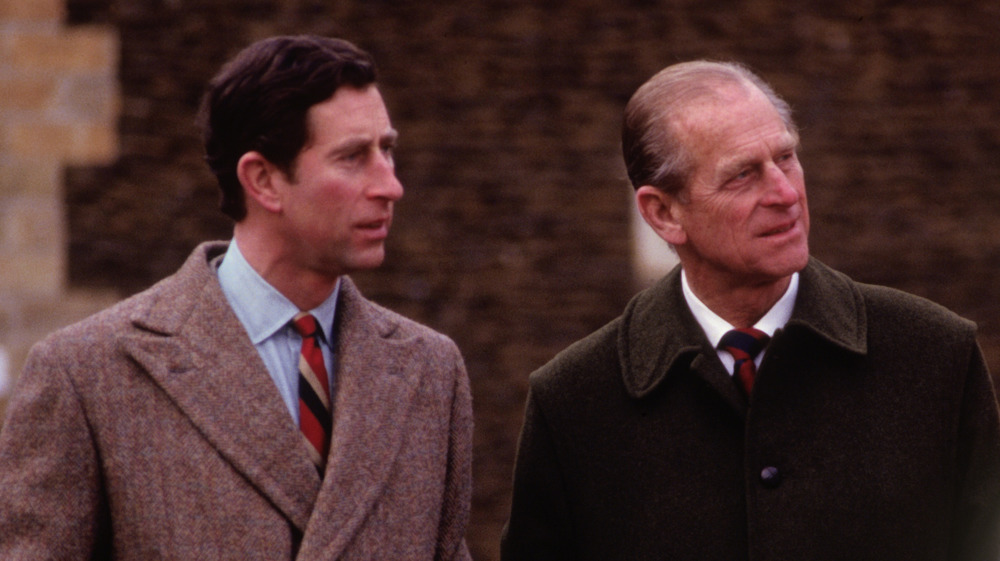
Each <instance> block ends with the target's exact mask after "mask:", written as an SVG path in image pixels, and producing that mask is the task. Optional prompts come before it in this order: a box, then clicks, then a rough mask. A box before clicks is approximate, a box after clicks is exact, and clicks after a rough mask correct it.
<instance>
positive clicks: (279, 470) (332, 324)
mask: <svg viewBox="0 0 1000 561" xmlns="http://www.w3.org/2000/svg"><path fill="white" fill-rule="evenodd" d="M203 108H204V111H203V121H204V128H205V137H206V147H207V154H208V161H209V163H210V165H211V166H212V168H213V170H214V171H215V173H216V175H217V177H218V179H219V182H220V185H221V187H222V191H223V199H222V200H223V203H222V207H223V209H224V210H225V212H227V213H228V214H229V215H230V216H231V217H232V218H234V220H235V221H236V226H235V230H234V236H233V241H232V242H231V243H229V244H226V243H206V244H203V245H201V246H200V247H198V248H197V249H196V250H195V251H194V253H193V254H192V255H191V256H190V257H189V258H188V260H187V262H186V263H185V264H184V265H183V267H182V268H181V269H180V270H179V271H178V272H177V273H176V274H174V275H172V276H171V277H169V278H167V279H165V280H163V281H161V282H160V283H158V284H157V285H155V286H153V287H152V288H150V289H149V290H147V291H145V292H143V293H141V294H139V295H137V296H134V297H132V298H130V299H128V300H126V301H124V302H122V303H120V304H119V305H117V306H115V307H113V308H111V309H109V310H106V311H105V312H102V313H100V314H98V315H96V316H94V317H92V318H89V319H87V320H85V321H83V322H82V323H79V324H77V325H74V326H71V327H69V328H67V329H65V330H62V331H60V332H57V333H56V334H54V335H51V336H50V337H48V338H47V339H46V340H44V341H43V342H42V343H40V344H39V345H37V346H36V347H35V348H34V349H33V351H32V353H31V355H30V357H29V359H28V363H27V365H26V367H25V370H24V373H23V375H22V377H21V379H20V381H19V384H18V387H17V389H16V392H15V394H14V397H13V399H12V400H11V403H10V405H9V412H8V417H7V419H6V422H5V424H4V426H3V429H2V432H0V559H18V560H33V559H38V560H42V559H46V560H49V559H65V560H71V559H80V560H83V559H120V560H136V561H148V560H152V559H192V560H194V559H198V560H201V559H211V560H219V559H233V560H253V559H260V560H267V561H275V560H280V559H298V560H303V561H305V560H334V559H341V560H362V559H366V560H367V559H407V560H410V559H412V560H428V561H430V560H432V559H440V560H461V559H468V558H469V554H468V550H467V548H466V545H465V541H464V532H465V527H466V524H467V520H468V514H469V501H470V494H471V475H470V473H471V471H470V463H471V458H470V456H471V438H472V415H471V402H470V394H469V386H468V379H467V376H466V373H465V368H464V365H463V361H462V358H461V356H460V354H459V351H458V349H457V348H456V346H455V345H454V343H452V342H451V341H450V340H449V339H448V338H446V337H445V336H443V335H440V334H438V333H435V332H434V331H432V330H430V329H428V328H426V327H423V326H421V325H418V324H417V323H415V322H413V321H410V320H407V319H405V318H403V317H401V316H399V315H397V314H395V313H393V312H391V311H389V310H386V309H384V308H381V307H379V306H377V305H375V304H374V303H372V302H370V301H368V300H366V299H365V298H364V297H363V296H362V295H361V294H360V293H359V291H358V289H357V288H356V287H355V285H354V284H353V283H352V282H351V280H350V278H348V277H347V276H345V275H346V274H347V273H349V272H351V271H357V270H363V269H369V268H372V267H376V266H378V265H379V264H380V263H381V262H382V259H383V252H384V241H385V238H386V235H387V234H388V230H389V226H390V222H391V220H392V211H393V204H394V203H395V201H397V200H398V199H399V198H400V197H401V196H402V194H403V190H402V186H401V185H400V183H399V181H398V180H397V178H396V176H395V172H394V169H393V161H392V148H393V145H394V142H395V137H396V133H395V131H394V130H393V129H392V127H391V125H390V121H389V117H388V115H387V113H386V108H385V105H384V103H383V102H382V98H381V96H380V94H379V90H378V88H377V87H376V85H375V67H374V65H373V63H372V61H371V58H370V57H369V55H368V54H367V53H364V52H363V51H360V50H359V49H357V48H356V47H355V46H353V45H351V44H350V43H347V42H344V41H339V40H334V39H326V38H318V37H278V38H272V39H268V40H264V41H261V42H258V43H256V44H254V45H252V46H250V47H249V48H247V49H246V50H244V51H243V52H242V53H240V54H239V55H238V56H237V57H236V58H235V59H234V61H233V62H232V63H230V64H229V65H228V66H227V67H225V68H224V69H223V71H222V72H221V73H220V74H219V75H218V76H217V77H216V78H215V80H214V81H213V83H212V85H211V87H210V89H209V92H208V94H207V95H206V98H205V103H204V106H203ZM300 311H308V312H311V313H312V315H313V317H314V318H315V319H316V321H318V325H319V330H318V332H317V333H315V334H314V333H306V334H305V335H304V336H305V337H306V338H307V339H309V340H312V341H314V343H313V344H314V345H318V350H317V347H316V346H312V347H309V348H308V349H306V347H305V346H304V345H303V336H300V335H298V332H296V331H295V330H294V329H293V328H292V326H291V322H292V320H293V318H296V317H297V316H298V314H299V312H300ZM300 351H301V352H302V353H303V356H304V357H306V356H307V355H308V357H309V358H311V359H313V360H314V362H312V363H310V368H313V369H314V370H315V372H314V374H315V373H316V372H322V371H323V370H326V371H327V372H326V374H325V376H323V380H325V381H326V382H327V385H328V387H329V388H330V389H329V390H327V391H328V392H329V395H327V396H326V398H327V399H326V401H328V403H329V409H327V411H328V414H327V416H326V417H325V422H324V417H323V416H322V415H319V417H318V419H317V420H318V422H319V423H320V424H326V425H330V426H328V427H327V429H326V430H327V432H326V433H325V434H326V440H320V441H319V448H316V447H314V446H313V445H312V444H313V442H314V441H312V440H309V441H307V439H306V438H304V433H303V432H300V427H299V426H298V423H299V421H300V420H301V419H303V418H304V417H306V415H307V412H306V411H305V408H304V407H303V408H301V410H300V402H299V399H300V397H301V396H300V395H299V393H298V392H299V391H302V390H303V389H304V388H303V386H304V385H305V382H303V383H299V378H298V375H299V374H298V370H299V358H298V357H299V353H300ZM317 352H318V353H319V354H317ZM307 362H308V361H307ZM317 376H318V375H317ZM315 379H317V380H318V379H319V378H318V377H316V378H315ZM301 399H303V400H304V399H306V398H305V397H301ZM327 447H328V449H329V452H328V453H320V452H319V450H325V449H326V448H327Z"/></svg>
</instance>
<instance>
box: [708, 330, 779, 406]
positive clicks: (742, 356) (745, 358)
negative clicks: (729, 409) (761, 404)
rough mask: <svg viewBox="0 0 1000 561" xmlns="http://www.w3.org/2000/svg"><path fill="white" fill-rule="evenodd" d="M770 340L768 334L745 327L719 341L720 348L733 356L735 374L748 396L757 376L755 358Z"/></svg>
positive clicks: (728, 333) (729, 332) (730, 332)
mask: <svg viewBox="0 0 1000 561" xmlns="http://www.w3.org/2000/svg"><path fill="white" fill-rule="evenodd" d="M769 340H770V337H768V336H767V333H764V332H763V331H760V330H759V329H754V328H752V327H744V328H741V329H734V330H732V331H728V332H726V334H725V335H723V336H722V340H720V341H719V348H720V349H722V350H724V351H726V352H728V353H729V354H731V355H733V361H734V364H733V374H735V376H736V378H737V379H738V380H739V381H740V385H741V387H742V388H743V389H744V390H745V391H746V395H750V390H751V389H753V379H754V376H756V375H757V366H756V365H755V364H754V358H756V357H757V355H758V354H759V353H760V351H762V350H764V347H766V346H767V342H768V341H769Z"/></svg>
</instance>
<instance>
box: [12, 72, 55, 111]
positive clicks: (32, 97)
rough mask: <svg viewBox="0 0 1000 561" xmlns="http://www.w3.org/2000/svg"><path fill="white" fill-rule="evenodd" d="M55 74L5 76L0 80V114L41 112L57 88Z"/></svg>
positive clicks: (47, 105) (50, 101) (49, 102)
mask: <svg viewBox="0 0 1000 561" xmlns="http://www.w3.org/2000/svg"><path fill="white" fill-rule="evenodd" d="M57 86H58V80H57V79H56V76H54V75H49V76H38V75H34V76H25V75H23V74H22V75H15V76H7V77H4V78H3V79H2V80H0V114H3V115H8V116H10V115H14V114H16V113H17V112H35V113H41V112H42V111H43V110H45V108H47V107H49V106H50V104H51V103H52V101H53V100H54V99H55V97H56V92H57V90H58V87H57Z"/></svg>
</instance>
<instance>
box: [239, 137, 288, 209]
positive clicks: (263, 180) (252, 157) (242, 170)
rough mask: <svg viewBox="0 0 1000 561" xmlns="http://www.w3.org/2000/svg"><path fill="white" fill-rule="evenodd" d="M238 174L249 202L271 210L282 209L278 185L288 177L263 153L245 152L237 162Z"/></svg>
mask: <svg viewBox="0 0 1000 561" xmlns="http://www.w3.org/2000/svg"><path fill="white" fill-rule="evenodd" d="M236 176H237V177H238V178H239V180H240V184H241V185H243V193H244V194H245V195H246V199H247V202H248V203H250V202H251V201H253V202H256V203H257V205H259V206H261V207H263V208H264V209H265V210H268V211H270V212H280V211H281V197H280V194H279V189H278V187H279V186H280V185H281V184H282V183H286V182H287V179H286V178H285V175H284V174H283V173H282V172H281V170H279V169H278V168H277V167H276V166H275V165H274V164H272V163H271V162H270V161H269V160H268V159H267V158H265V157H264V155H263V154H261V153H260V152H256V151H250V152H247V153H246V154H243V156H242V157H241V158H240V161H239V162H237V164H236Z"/></svg>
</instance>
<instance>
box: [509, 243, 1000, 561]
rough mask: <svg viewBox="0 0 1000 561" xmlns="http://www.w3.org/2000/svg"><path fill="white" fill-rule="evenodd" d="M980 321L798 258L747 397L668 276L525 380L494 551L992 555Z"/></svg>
mask: <svg viewBox="0 0 1000 561" xmlns="http://www.w3.org/2000/svg"><path fill="white" fill-rule="evenodd" d="M974 330H975V327H974V325H973V324H972V323H971V322H969V321H967V320H963V319H960V318H959V317H958V316H956V315H954V314H952V313H951V312H949V311H947V310H945V309H944V308H941V307H939V306H937V305H935V304H932V303H930V302H928V301H926V300H923V299H920V298H917V297H914V296H910V295H906V294H903V293H901V292H897V291H894V290H890V289H887V288H883V287H875V286H867V285H862V284H858V283H855V282H853V281H851V280H850V279H848V278H847V277H846V276H844V275H842V274H840V273H837V272H835V271H833V270H831V269H829V268H827V267H825V266H824V265H822V264H820V263H819V262H817V261H815V260H812V261H811V262H810V263H809V265H808V266H807V267H806V269H805V270H803V271H802V273H801V276H800V285H799V293H798V297H797V301H796V304H795V308H794V312H793V315H792V318H791V320H790V321H789V323H788V324H787V325H786V326H785V327H784V328H783V329H781V330H780V331H779V332H777V333H776V334H775V336H774V338H773V340H772V343H771V345H770V347H769V350H768V352H767V354H766V355H765V357H764V360H763V363H762V364H761V366H760V369H759V370H758V376H757V381H756V384H755V386H754V390H753V393H752V395H751V397H750V399H749V402H748V401H747V399H746V398H744V397H743V396H742V394H741V393H739V392H738V390H737V389H736V386H735V384H734V383H733V380H732V379H731V377H730V376H729V374H728V373H727V372H726V371H725V369H724V367H723V366H722V363H721V361H720V360H719V358H718V355H717V353H716V351H715V350H714V349H713V348H711V346H710V343H709V342H708V340H707V338H706V336H705V335H704V332H703V331H702V330H701V328H700V327H699V325H698V324H697V322H696V320H695V319H694V317H693V315H692V314H691V312H690V310H689V308H688V307H687V305H686V303H685V301H684V297H683V295H682V293H681V287H680V274H679V270H675V271H673V272H672V273H670V274H669V275H668V276H667V277H666V278H665V279H663V280H662V281H661V282H660V283H659V284H658V285H656V286H654V287H652V288H651V289H649V290H647V291H645V292H643V293H640V294H639V295H637V297H635V298H634V299H633V300H632V301H631V302H630V304H629V305H628V307H627V308H626V311H625V312H624V314H623V315H622V316H621V317H619V318H618V319H616V320H614V321H613V322H611V323H610V324H608V325H607V326H605V327H604V328H602V329H600V330H599V331H597V332H595V333H594V334H592V335H591V336H589V337H588V338H586V339H584V340H582V341H581V342H578V343H576V344H574V345H573V346H571V347H570V348H568V349H567V350H565V351H564V352H562V353H560V354H559V355H558V356H557V357H556V358H555V359H553V360H552V361H551V362H550V363H549V364H547V365H545V366H544V367H542V368H541V369H540V370H539V371H537V372H535V373H533V374H532V376H531V377H530V389H529V397H528V402H527V406H526V417H525V424H524V428H523V431H522V434H521V439H520V442H519V449H518V454H517V460H516V468H515V476H514V491H513V499H512V508H511V514H510V519H509V521H508V524H507V527H506V528H505V534H504V537H503V539H502V546H501V551H502V553H501V558H502V559H503V560H504V561H515V560H517V561H520V560H534V559H545V560H556V559H560V560H574V561H581V560H600V561H612V560H618V559H620V560H629V561H640V560H647V559H650V560H651V559H656V560H666V559H669V560H672V561H685V560H691V561H695V560H697V561H737V560H740V559H749V560H787V561H804V560H809V561H821V560H827V559H829V560H844V561H847V560H850V561H863V560H873V561H874V560H878V561H920V560H959V559H961V560H970V561H971V560H975V561H985V560H988V559H997V553H996V550H997V545H998V536H997V522H998V508H1000V430H998V414H997V406H996V401H995V398H994V393H993V387H992V383H991V380H990V378H989V374H988V372H987V370H986V367H985V365H984V361H983V357H982V356H981V352H980V350H979V347H978V345H977V343H976V341H975V335H974Z"/></svg>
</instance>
